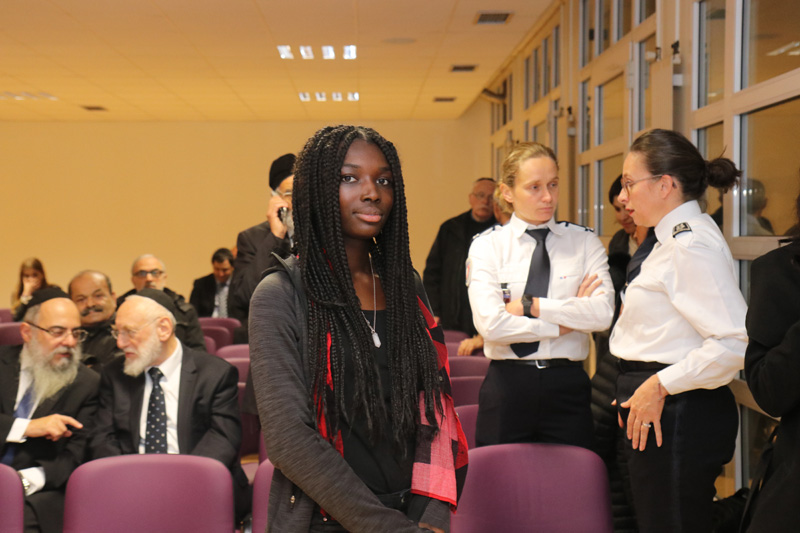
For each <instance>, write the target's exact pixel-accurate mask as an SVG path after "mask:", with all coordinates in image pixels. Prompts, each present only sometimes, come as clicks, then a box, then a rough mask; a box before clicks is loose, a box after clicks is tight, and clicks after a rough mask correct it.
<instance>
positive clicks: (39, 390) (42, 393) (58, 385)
mask: <svg viewBox="0 0 800 533" xmlns="http://www.w3.org/2000/svg"><path fill="white" fill-rule="evenodd" d="M67 352H69V353H71V354H72V357H71V358H70V359H68V360H66V361H63V362H62V363H61V364H59V365H58V366H53V365H51V364H50V361H51V360H52V359H53V357H54V356H55V354H58V353H67ZM20 358H21V360H23V361H25V360H27V361H30V362H31V364H32V366H31V371H32V373H33V391H34V393H35V394H36V398H37V399H38V401H39V402H42V401H44V400H47V399H48V398H50V397H52V396H53V395H55V394H56V393H58V392H59V391H60V390H61V389H63V388H65V387H67V386H69V385H70V384H71V383H72V382H73V381H75V377H76V376H77V375H78V366H79V365H80V364H81V363H80V361H81V349H80V346H76V347H75V348H66V347H61V348H57V349H55V350H53V351H52V352H50V353H49V354H44V352H43V350H42V347H41V345H40V344H39V343H38V341H36V339H32V340H31V342H29V343H28V344H26V345H25V346H24V347H23V348H22V354H21V355H20Z"/></svg>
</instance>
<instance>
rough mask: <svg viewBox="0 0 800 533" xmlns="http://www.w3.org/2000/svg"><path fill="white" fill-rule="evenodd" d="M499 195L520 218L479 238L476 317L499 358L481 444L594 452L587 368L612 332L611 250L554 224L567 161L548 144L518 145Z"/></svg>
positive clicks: (473, 299) (481, 412) (484, 399)
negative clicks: (600, 335)
mask: <svg viewBox="0 0 800 533" xmlns="http://www.w3.org/2000/svg"><path fill="white" fill-rule="evenodd" d="M496 196H497V199H498V201H499V202H501V203H503V202H505V203H510V204H513V209H514V215H513V216H512V217H511V220H510V221H509V223H508V224H506V225H505V226H502V227H501V226H497V227H495V228H494V229H491V230H487V231H486V232H485V233H483V234H482V235H480V236H478V237H476V238H475V240H474V241H473V242H472V246H471V247H470V251H469V259H468V266H467V278H468V284H469V298H470V304H471V306H472V313H473V320H474V322H475V327H476V329H477V330H478V332H479V333H480V334H481V335H482V336H483V338H484V342H485V344H484V351H485V353H486V356H487V357H488V358H489V359H491V360H492V363H491V364H490V366H489V370H488V372H487V375H486V379H485V381H484V383H483V386H482V387H481V392H480V399H479V409H478V421H477V427H476V435H475V437H476V438H475V440H476V443H477V444H478V445H479V446H481V445H489V444H500V443H507V442H556V443H562V444H574V445H577V446H583V447H586V448H591V447H592V442H593V425H592V415H591V410H590V395H591V389H590V384H589V378H588V376H587V375H586V373H585V372H584V370H583V368H582V361H583V360H584V359H586V356H587V355H588V354H589V342H590V338H589V333H590V332H592V331H598V330H604V329H606V328H608V327H609V325H610V323H611V318H612V315H613V312H614V289H613V286H612V283H611V278H610V276H609V274H608V263H607V259H606V253H605V249H604V248H603V245H602V243H601V242H600V240H599V239H598V238H597V237H596V236H595V235H594V233H592V232H591V230H588V229H586V228H584V227H582V226H576V225H574V224H569V223H566V222H559V223H557V222H555V221H554V219H553V216H554V214H555V209H556V205H557V201H558V164H557V162H556V158H555V154H553V151H552V150H550V149H549V148H547V147H546V146H543V145H541V144H538V143H522V144H519V145H517V146H516V147H515V148H514V149H513V150H512V151H511V153H510V154H509V155H508V157H507V158H506V160H505V162H504V163H503V175H502V177H501V183H500V185H499V188H498V191H497V194H496ZM537 252H538V253H537Z"/></svg>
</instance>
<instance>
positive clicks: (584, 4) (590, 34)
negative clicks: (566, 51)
mask: <svg viewBox="0 0 800 533" xmlns="http://www.w3.org/2000/svg"><path fill="white" fill-rule="evenodd" d="M594 37H595V35H594V0H581V66H585V65H587V64H588V63H589V62H590V61H591V60H592V59H593V58H594Z"/></svg>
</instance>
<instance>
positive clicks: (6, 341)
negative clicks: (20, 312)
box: [0, 322, 22, 479]
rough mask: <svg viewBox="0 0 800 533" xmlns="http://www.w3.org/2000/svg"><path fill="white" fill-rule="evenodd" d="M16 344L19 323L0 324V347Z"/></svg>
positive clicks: (17, 342) (18, 334) (19, 336)
mask: <svg viewBox="0 0 800 533" xmlns="http://www.w3.org/2000/svg"><path fill="white" fill-rule="evenodd" d="M17 344H22V334H21V333H20V332H19V322H2V323H0V346H16V345H17ZM17 479H19V478H17Z"/></svg>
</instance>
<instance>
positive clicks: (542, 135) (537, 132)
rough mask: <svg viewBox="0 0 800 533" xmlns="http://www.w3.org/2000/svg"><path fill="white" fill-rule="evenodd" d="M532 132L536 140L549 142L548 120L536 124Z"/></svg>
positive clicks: (543, 142) (544, 142)
mask: <svg viewBox="0 0 800 533" xmlns="http://www.w3.org/2000/svg"><path fill="white" fill-rule="evenodd" d="M532 133H533V140H534V142H537V143H542V144H547V121H542V122H540V123H538V124H535V125H534V126H533V132H532Z"/></svg>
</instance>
